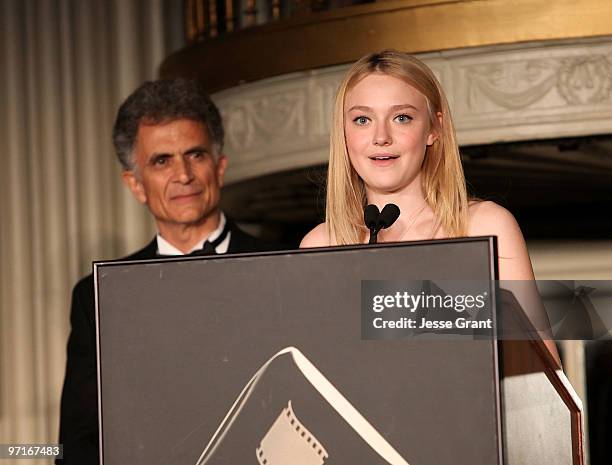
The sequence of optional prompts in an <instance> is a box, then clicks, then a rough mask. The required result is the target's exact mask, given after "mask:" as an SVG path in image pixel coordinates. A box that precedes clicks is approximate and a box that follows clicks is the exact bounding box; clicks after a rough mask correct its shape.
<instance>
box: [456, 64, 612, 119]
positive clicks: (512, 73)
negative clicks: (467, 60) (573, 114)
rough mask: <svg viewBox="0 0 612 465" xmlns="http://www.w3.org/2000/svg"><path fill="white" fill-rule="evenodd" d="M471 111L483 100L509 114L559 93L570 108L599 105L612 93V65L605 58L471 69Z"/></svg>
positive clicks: (469, 83) (473, 67) (469, 101)
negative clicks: (553, 92)
mask: <svg viewBox="0 0 612 465" xmlns="http://www.w3.org/2000/svg"><path fill="white" fill-rule="evenodd" d="M467 77H468V82H467V85H468V99H467V105H468V107H469V109H470V110H476V109H478V108H479V107H480V106H481V104H482V100H481V99H482V97H483V96H484V97H485V98H486V99H488V100H489V101H491V102H493V103H495V104H496V105H498V106H500V107H502V108H506V109H509V110H517V109H522V108H527V107H530V106H532V105H534V104H535V103H537V102H538V101H540V100H542V99H543V98H544V97H545V96H546V95H547V94H549V92H551V91H552V90H553V89H556V90H557V91H558V93H559V95H560V96H561V98H562V99H563V100H564V101H565V103H567V104H570V105H584V104H593V103H600V102H603V101H605V100H609V99H610V96H611V93H612V62H611V61H610V60H609V59H608V58H606V57H605V56H603V55H593V56H586V57H571V58H556V59H526V60H522V61H514V62H500V63H488V64H479V65H474V66H470V67H468V70H467Z"/></svg>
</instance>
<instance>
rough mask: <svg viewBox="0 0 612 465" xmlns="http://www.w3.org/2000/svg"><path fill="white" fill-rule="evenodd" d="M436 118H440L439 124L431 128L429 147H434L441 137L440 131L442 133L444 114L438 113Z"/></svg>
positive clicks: (428, 140)
mask: <svg viewBox="0 0 612 465" xmlns="http://www.w3.org/2000/svg"><path fill="white" fill-rule="evenodd" d="M436 118H438V124H437V125H435V126H433V127H432V128H431V132H430V133H429V135H428V136H427V145H428V146H429V145H432V144H433V143H434V142H435V141H437V140H438V137H440V131H442V112H441V111H438V112H437V113H436Z"/></svg>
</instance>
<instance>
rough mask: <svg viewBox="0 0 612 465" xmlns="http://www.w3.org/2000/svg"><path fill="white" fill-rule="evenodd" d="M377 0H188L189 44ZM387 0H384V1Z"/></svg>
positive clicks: (186, 6) (187, 31)
mask: <svg viewBox="0 0 612 465" xmlns="http://www.w3.org/2000/svg"><path fill="white" fill-rule="evenodd" d="M374 1H375V0H185V33H186V39H187V43H190V44H191V43H194V42H199V41H202V40H205V39H208V38H217V37H223V36H225V35H227V34H231V33H232V32H234V31H237V30H239V29H246V28H249V27H253V26H259V25H262V24H267V23H271V22H274V21H278V20H282V19H288V18H295V17H305V16H308V15H310V14H311V13H319V12H322V11H329V10H331V9H336V8H342V7H346V6H353V5H361V4H364V3H374ZM383 1H384V0H383Z"/></svg>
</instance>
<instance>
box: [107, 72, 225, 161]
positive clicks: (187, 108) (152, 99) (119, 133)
mask: <svg viewBox="0 0 612 465" xmlns="http://www.w3.org/2000/svg"><path fill="white" fill-rule="evenodd" d="M177 119H189V120H193V121H196V122H199V123H202V124H204V125H205V126H206V128H207V129H208V133H209V136H210V138H211V141H212V145H213V150H214V151H215V155H218V154H219V153H221V151H222V150H223V136H224V133H223V124H222V122H221V115H220V114H219V110H218V109H217V107H216V106H215V104H214V103H213V101H212V100H211V99H210V96H209V95H208V94H207V93H206V91H205V90H204V88H203V87H202V85H201V84H200V83H199V82H197V81H195V80H190V79H182V78H177V79H160V80H158V81H148V82H145V83H144V84H142V85H141V86H140V87H139V88H138V89H136V90H135V91H134V92H133V93H132V94H131V95H130V96H129V97H128V98H127V99H126V100H125V102H123V104H122V105H121V107H119V111H118V112H117V118H116V119H115V126H114V128H113V143H114V145H115V151H116V152H117V157H118V158H119V161H120V162H121V165H122V166H123V168H124V169H125V170H133V169H134V160H133V158H132V153H133V151H134V146H135V144H136V138H137V136H138V128H139V126H140V124H141V123H146V124H153V125H154V124H162V123H166V122H170V121H174V120H177Z"/></svg>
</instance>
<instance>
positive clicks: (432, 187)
mask: <svg viewBox="0 0 612 465" xmlns="http://www.w3.org/2000/svg"><path fill="white" fill-rule="evenodd" d="M330 139H331V142H330V155H329V171H328V177H327V206H326V215H325V223H322V224H320V225H318V226H317V227H315V228H314V229H313V230H312V231H310V232H309V233H308V234H307V235H306V236H305V237H304V239H302V243H301V244H300V247H324V246H329V245H346V244H359V243H365V242H366V241H367V238H368V229H367V228H366V226H365V224H364V221H363V209H364V207H365V206H366V205H367V204H374V205H376V206H377V207H378V208H379V209H381V210H382V208H383V207H384V206H385V205H386V204H388V203H394V204H396V205H398V206H399V208H400V211H401V214H400V216H399V218H398V219H397V221H396V222H395V223H393V225H392V226H391V227H389V228H388V229H383V230H382V231H380V233H379V234H378V241H379V242H398V241H413V240H424V239H441V238H445V237H461V236H497V245H498V257H499V267H498V269H499V278H500V280H533V279H534V276H533V270H532V268H531V261H530V260H529V254H528V253H527V247H526V245H525V240H524V239H523V234H522V233H521V230H520V228H519V226H518V224H517V223H516V220H515V219H514V217H513V216H512V214H511V213H510V212H508V211H507V210H506V209H504V208H502V207H500V206H499V205H497V204H495V203H493V202H484V201H477V200H471V199H469V198H468V195H467V190H466V186H465V177H464V175H463V168H462V167H461V160H460V158H459V149H458V147H457V141H456V139H455V128H454V126H453V120H452V117H451V114H450V110H449V107H448V102H447V101H446V97H445V96H444V91H443V90H442V87H441V86H440V83H439V82H438V80H437V79H436V77H435V76H434V74H433V72H432V71H431V70H430V69H429V68H428V67H427V66H426V65H425V64H424V63H422V62H421V61H419V60H417V59H416V58H414V57H412V56H410V55H407V54H405V53H400V52H397V51H394V50H385V51H382V52H380V53H373V54H370V55H367V56H365V57H363V58H362V59H360V60H359V61H358V62H357V63H355V64H354V65H353V66H352V67H351V69H349V71H348V73H347V75H346V77H345V78H344V80H343V81H342V84H341V85H340V88H339V90H338V94H337V96H336V102H335V106H334V114H333V121H332V127H331V138H330ZM505 286H506V287H507V288H512V290H513V292H514V294H515V296H516V297H517V299H518V300H519V302H521V304H522V305H523V308H524V309H525V311H526V312H527V314H528V315H529V318H530V319H531V320H532V322H533V323H534V325H535V326H536V328H541V329H542V330H541V331H540V335H541V336H542V338H543V339H544V340H545V344H546V346H547V347H548V349H549V351H550V353H551V354H552V356H553V357H554V358H555V360H556V361H557V363H558V364H559V366H560V360H559V355H558V353H557V350H556V347H555V345H554V342H553V341H550V340H548V339H549V338H550V332H549V330H548V329H547V328H548V327H549V325H548V318H547V316H546V313H545V312H544V310H543V307H542V306H541V302H540V298H539V295H538V292H537V289H536V287H535V286H519V285H518V283H517V286H513V285H511V284H510V283H506V285H505Z"/></svg>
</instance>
